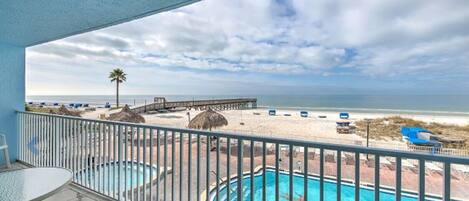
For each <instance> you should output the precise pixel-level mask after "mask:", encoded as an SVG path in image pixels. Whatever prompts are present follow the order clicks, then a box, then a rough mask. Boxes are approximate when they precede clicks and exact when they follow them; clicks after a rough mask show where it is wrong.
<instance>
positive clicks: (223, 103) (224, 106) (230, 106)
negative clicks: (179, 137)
mask: <svg viewBox="0 0 469 201" xmlns="http://www.w3.org/2000/svg"><path fill="white" fill-rule="evenodd" d="M176 108H186V109H189V110H191V109H195V110H206V109H208V108H212V109H213V110H238V109H247V108H257V99H256V98H236V99H211V100H191V101H166V98H164V97H155V98H154V102H153V103H150V104H145V105H142V106H136V107H133V108H131V110H132V111H133V112H136V113H145V112H148V111H160V110H171V109H176Z"/></svg>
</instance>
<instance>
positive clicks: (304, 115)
mask: <svg viewBox="0 0 469 201" xmlns="http://www.w3.org/2000/svg"><path fill="white" fill-rule="evenodd" d="M300 116H301V117H308V112H307V111H301V112H300Z"/></svg>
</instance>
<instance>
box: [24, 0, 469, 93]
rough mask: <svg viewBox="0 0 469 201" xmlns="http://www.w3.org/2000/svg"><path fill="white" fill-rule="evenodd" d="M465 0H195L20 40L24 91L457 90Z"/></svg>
mask: <svg viewBox="0 0 469 201" xmlns="http://www.w3.org/2000/svg"><path fill="white" fill-rule="evenodd" d="M468 8H469V1H467V0H451V1H441V0H413V1H408V0H380V1H375V0H355V1H349V0H314V1H311V0H292V1H289V0H273V1H269V0H256V1H252V0H203V1H201V2H198V3H195V4H192V5H189V6H186V7H183V8H179V9H176V10H172V11H169V12H164V13H159V14H156V15H153V16H149V17H146V18H143V19H138V20H134V21H131V22H127V23H124V24H120V25H116V26H113V27H109V28H105V29H101V30H97V31H93V32H89V33H84V34H80V35H77V36H72V37H69V38H65V39H61V40H57V41H53V42H49V43H45V44H41V45H37V46H34V47H30V48H28V49H27V51H26V71H27V73H26V80H27V81H26V93H27V95H112V94H114V93H115V85H114V84H113V83H111V82H110V81H109V79H108V75H109V72H110V71H111V70H112V69H114V68H117V67H119V68H122V69H123V70H124V71H125V72H126V73H127V82H126V83H124V85H122V87H121V93H122V94H128V95H137V94H139V95H156V94H174V95H179V94H186V95H197V94H203V95H210V94H223V95H225V94H360V93H363V94H380V93H383V94H414V93H415V94H469V91H468V90H466V89H467V88H468V87H469V79H468V78H469V24H468V23H469V9H468Z"/></svg>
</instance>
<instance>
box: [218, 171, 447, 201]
mask: <svg viewBox="0 0 469 201" xmlns="http://www.w3.org/2000/svg"><path fill="white" fill-rule="evenodd" d="M262 175H263V174H262V171H260V172H258V173H256V174H255V175H254V191H253V192H251V190H250V188H251V187H250V186H251V177H250V176H249V175H245V176H244V177H243V180H242V182H243V200H246V201H250V200H251V199H250V196H251V193H254V199H255V200H262V188H263V182H262V178H263V176H262ZM265 176H266V197H267V198H266V200H275V183H276V182H275V170H273V169H266V175H265ZM319 183H320V182H319V178H318V177H315V176H309V178H308V200H314V201H316V200H319ZM230 184H231V186H230V188H231V190H230V201H231V200H236V198H237V178H233V179H231V183H230ZM303 185H304V176H303V175H301V174H294V176H293V199H294V200H302V198H303V197H304V186H303ZM289 186H290V175H289V172H285V171H279V190H280V200H281V201H287V200H288V199H289ZM336 186H337V184H336V183H335V181H333V180H328V179H325V180H324V200H325V201H336V200H337V188H336ZM341 194H342V200H343V201H353V200H354V199H355V186H354V184H351V183H349V182H342V187H341ZM219 197H220V200H221V201H226V200H227V186H226V182H225V183H222V184H221V187H220V196H219ZM380 199H381V200H386V201H393V200H395V193H394V191H392V190H384V189H382V190H380ZM210 200H211V201H215V200H216V191H215V190H212V191H211V192H210ZM401 200H402V201H417V200H418V199H417V196H416V194H413V193H403V194H402V197H401ZM425 200H427V201H434V200H441V198H440V199H438V198H433V197H432V198H430V197H427V198H426V199H425ZM360 201H374V188H370V187H366V186H362V187H360Z"/></svg>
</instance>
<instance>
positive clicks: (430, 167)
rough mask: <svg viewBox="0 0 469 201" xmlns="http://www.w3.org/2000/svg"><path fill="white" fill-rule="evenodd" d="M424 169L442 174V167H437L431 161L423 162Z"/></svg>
mask: <svg viewBox="0 0 469 201" xmlns="http://www.w3.org/2000/svg"><path fill="white" fill-rule="evenodd" d="M425 169H426V170H429V171H430V172H432V173H437V174H439V175H442V174H443V169H441V168H440V167H438V166H437V165H435V164H434V163H432V162H429V163H425Z"/></svg>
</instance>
